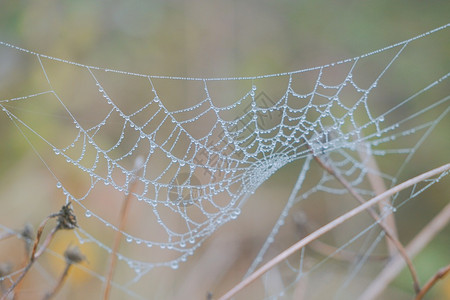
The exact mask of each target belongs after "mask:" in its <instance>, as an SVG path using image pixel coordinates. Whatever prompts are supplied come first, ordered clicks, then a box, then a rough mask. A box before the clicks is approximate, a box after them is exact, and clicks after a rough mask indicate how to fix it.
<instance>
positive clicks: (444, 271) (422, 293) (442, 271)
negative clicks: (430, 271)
mask: <svg viewBox="0 0 450 300" xmlns="http://www.w3.org/2000/svg"><path fill="white" fill-rule="evenodd" d="M449 272H450V265H447V266H446V267H443V268H442V269H440V270H439V271H437V272H436V274H434V275H433V277H431V278H430V280H428V282H427V283H426V284H425V285H424V286H423V288H422V289H421V290H420V292H419V294H417V296H416V298H415V299H414V300H422V298H423V297H424V296H425V294H426V293H427V292H428V291H429V290H430V289H431V288H432V287H433V285H434V284H435V283H436V282H437V281H438V280H440V279H442V278H444V276H445V275H447V274H448V273H449Z"/></svg>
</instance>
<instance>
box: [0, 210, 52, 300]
mask: <svg viewBox="0 0 450 300" xmlns="http://www.w3.org/2000/svg"><path fill="white" fill-rule="evenodd" d="M57 215H58V214H51V215H50V216H48V217H46V218H45V219H44V220H43V221H42V222H41V224H40V225H39V227H38V231H37V233H36V239H35V240H34V244H33V249H32V251H31V255H30V258H29V260H28V264H27V265H26V266H25V267H24V268H23V270H22V273H21V274H20V275H19V277H18V278H17V279H16V280H15V281H14V282H13V284H12V285H11V286H10V287H9V289H8V290H7V291H6V293H5V294H4V295H3V296H2V298H1V300H4V299H6V298H7V297H8V295H9V294H10V293H12V291H13V290H14V289H15V288H16V287H17V286H18V285H19V284H20V282H21V281H22V279H23V278H24V277H25V275H26V274H27V273H28V271H29V270H30V269H31V267H32V266H33V263H34V262H35V261H36V259H37V258H38V257H39V256H41V254H42V253H43V252H44V250H45V249H46V248H47V247H48V245H49V244H50V241H51V239H52V238H53V236H54V234H55V232H56V231H57V229H56V228H57V227H55V228H53V229H52V231H51V232H50V234H49V235H48V236H47V238H46V239H45V241H44V243H43V244H42V246H41V248H40V249H39V251H38V252H36V251H37V247H38V245H39V241H40V240H41V236H42V232H43V231H44V227H45V225H46V224H47V222H48V221H49V220H50V219H51V218H54V217H56V216H57Z"/></svg>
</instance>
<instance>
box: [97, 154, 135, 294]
mask: <svg viewBox="0 0 450 300" xmlns="http://www.w3.org/2000/svg"><path fill="white" fill-rule="evenodd" d="M142 165H143V158H142V157H140V156H139V157H137V158H136V161H135V162H134V171H133V173H134V174H133V178H132V179H131V182H130V189H129V190H128V193H127V195H126V196H125V199H124V201H123V203H122V208H121V210H120V220H119V226H118V229H117V231H116V234H115V236H114V242H113V246H112V252H111V259H110V262H109V269H108V275H107V277H106V283H105V290H104V292H103V299H104V300H107V299H109V295H110V292H111V280H112V278H113V275H114V270H115V268H116V264H117V255H116V254H117V251H118V250H119V246H120V241H121V239H122V232H123V229H124V227H125V224H126V221H127V216H128V208H129V203H130V199H131V197H132V195H133V192H134V190H135V188H136V185H137V181H136V179H137V178H136V172H137V171H138V170H139V169H140V168H141V167H142Z"/></svg>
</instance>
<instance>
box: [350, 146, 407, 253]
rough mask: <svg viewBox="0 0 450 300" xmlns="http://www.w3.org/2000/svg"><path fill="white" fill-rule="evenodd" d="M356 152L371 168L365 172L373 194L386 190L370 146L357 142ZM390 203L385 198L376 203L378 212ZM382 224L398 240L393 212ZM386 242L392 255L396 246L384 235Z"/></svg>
mask: <svg viewBox="0 0 450 300" xmlns="http://www.w3.org/2000/svg"><path fill="white" fill-rule="evenodd" d="M358 153H359V156H360V157H361V161H362V162H363V163H364V165H365V166H366V167H367V169H369V170H371V172H367V179H368V180H369V183H370V185H371V186H372V190H373V191H374V192H375V195H379V194H381V193H383V192H385V191H386V185H385V184H384V180H383V178H382V177H381V176H380V175H378V174H380V169H379V168H378V164H377V161H376V160H375V158H374V157H373V155H372V153H371V151H370V148H369V147H368V146H367V145H366V144H364V143H360V144H358ZM391 205H392V203H391V200H390V199H389V198H386V199H385V201H381V202H380V203H378V207H379V209H380V212H381V213H383V212H384V211H386V210H387V209H389V207H390V206H391ZM381 223H383V225H384V226H385V227H387V228H390V230H391V232H392V235H393V237H395V238H396V239H397V240H398V233H397V226H396V225H395V216H394V214H392V213H390V214H388V215H387V216H386V217H385V218H384V219H383V220H382V221H381ZM386 244H387V247H388V250H389V254H390V256H394V255H395V254H397V248H396V246H395V244H394V243H393V242H392V241H391V240H390V239H389V237H388V236H386Z"/></svg>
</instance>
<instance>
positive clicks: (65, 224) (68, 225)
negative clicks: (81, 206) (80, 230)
mask: <svg viewBox="0 0 450 300" xmlns="http://www.w3.org/2000/svg"><path fill="white" fill-rule="evenodd" d="M70 204H71V203H70V202H69V203H67V204H66V205H64V206H63V207H61V210H60V211H59V213H58V225H57V227H58V229H74V228H75V227H78V225H77V218H76V216H75V214H74V213H73V210H72V208H71V207H70Z"/></svg>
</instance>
